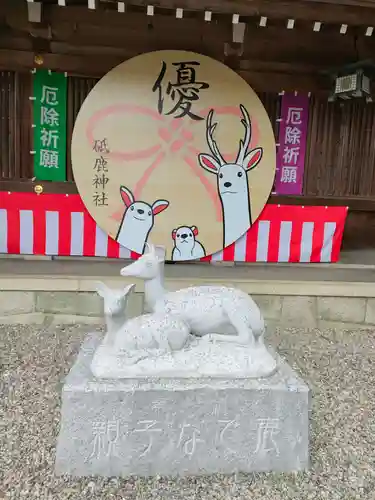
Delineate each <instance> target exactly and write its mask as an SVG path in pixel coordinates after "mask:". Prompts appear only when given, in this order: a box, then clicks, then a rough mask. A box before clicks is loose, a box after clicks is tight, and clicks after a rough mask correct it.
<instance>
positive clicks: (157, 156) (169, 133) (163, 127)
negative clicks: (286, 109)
mask: <svg viewBox="0 0 375 500" xmlns="http://www.w3.org/2000/svg"><path fill="white" fill-rule="evenodd" d="M211 109H212V108H205V109H202V110H201V112H200V113H199V114H200V116H202V117H206V116H207V115H208V113H209V111H210V110H211ZM213 109H214V112H215V115H228V114H230V115H234V116H237V117H239V116H240V109H239V107H234V106H221V107H220V106H219V107H216V108H213ZM126 113H132V114H135V115H137V114H138V115H139V114H140V115H146V116H149V117H150V118H152V119H153V120H155V121H156V122H157V123H158V124H159V129H158V135H159V137H160V139H161V141H162V142H159V143H157V144H155V145H153V146H150V147H148V148H145V149H140V150H137V151H128V152H126V151H113V150H110V152H109V153H108V154H107V155H106V156H108V157H110V158H112V159H113V160H115V161H134V160H142V159H146V158H152V159H153V160H152V163H151V164H150V166H149V167H148V168H147V169H146V170H145V172H144V173H143V175H142V176H141V178H140V179H139V181H138V182H137V184H136V186H135V187H134V189H133V193H134V197H135V199H136V200H138V199H139V198H140V196H141V193H142V190H143V188H144V186H145V185H146V184H147V182H148V180H149V179H150V177H151V175H152V173H153V172H154V171H155V170H156V168H157V167H158V166H159V165H160V163H161V162H162V161H163V160H164V158H165V157H166V154H167V151H166V150H165V149H166V148H165V146H168V149H169V150H170V151H171V152H177V151H179V150H180V149H182V148H183V147H186V149H187V150H188V153H186V154H184V156H183V160H184V161H185V163H186V164H187V165H188V166H189V167H190V168H191V170H192V171H193V172H194V174H195V175H196V176H197V177H198V179H199V180H200V182H201V183H202V184H203V186H204V188H205V189H206V191H207V194H208V196H209V197H210V199H211V200H212V202H213V204H214V206H215V212H216V218H217V220H218V221H220V222H221V221H222V211H221V205H220V200H219V197H218V194H217V190H216V187H214V186H213V185H212V184H211V183H210V182H209V181H208V180H207V178H206V176H205V175H204V171H203V169H202V168H201V167H200V165H199V164H198V161H197V157H198V154H199V153H204V152H205V151H199V150H198V149H196V148H195V147H194V146H193V145H192V144H191V143H192V142H193V140H194V135H193V133H192V132H191V131H190V127H191V126H192V125H194V124H196V123H199V122H197V121H196V120H192V119H191V118H189V117H187V116H186V117H185V120H186V121H185V120H184V121H183V120H182V119H176V118H174V119H173V118H169V117H167V116H163V115H160V114H159V113H158V112H157V111H154V110H152V109H148V108H146V107H143V106H138V105H133V104H114V105H111V106H108V107H106V108H103V109H101V110H100V111H97V112H96V113H94V115H93V116H92V117H91V118H90V120H89V123H88V126H87V129H86V137H87V140H88V142H89V144H90V145H93V144H94V143H95V137H94V130H95V127H96V126H97V124H98V123H99V122H100V121H101V120H103V119H105V118H107V117H108V116H110V115H113V114H126ZM186 123H188V124H189V127H188V128H187V127H186ZM177 132H178V134H179V136H178V138H177V139H174V140H173V136H174V135H175V134H176V133H177ZM258 137H259V130H258V127H257V123H255V124H254V123H252V139H251V144H250V147H251V148H252V147H254V145H256V144H257V143H258ZM239 140H240V138H239ZM236 156H237V153H236V152H235V153H231V154H224V155H223V157H224V158H225V160H226V161H228V162H230V161H234V160H235V158H236ZM122 215H123V210H121V211H119V212H116V213H115V214H113V215H112V217H113V218H115V219H116V220H120V219H121V217H122Z"/></svg>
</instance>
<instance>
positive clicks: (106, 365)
mask: <svg viewBox="0 0 375 500" xmlns="http://www.w3.org/2000/svg"><path fill="white" fill-rule="evenodd" d="M134 288H135V285H134V284H131V285H129V286H127V287H125V288H123V289H111V288H108V287H107V286H106V285H105V284H104V283H98V285H97V292H98V294H99V295H100V296H101V297H102V298H103V301H104V315H105V322H106V328H107V331H106V335H105V337H104V340H103V342H102V344H101V346H100V347H99V348H98V350H97V352H96V353H95V355H94V358H93V361H92V364H91V370H92V372H93V374H94V375H95V376H97V377H104V376H105V377H110V376H113V377H117V376H118V373H119V372H121V366H122V365H125V366H126V365H132V364H135V363H137V362H139V361H140V360H142V359H145V358H149V357H150V356H158V355H160V354H163V353H166V352H171V351H176V350H180V349H182V348H183V347H184V346H185V344H186V342H187V340H188V338H189V335H190V332H189V328H188V326H187V324H186V323H185V322H184V321H182V320H181V319H180V318H178V317H175V316H171V315H168V314H166V313H159V314H158V313H154V314H144V315H142V316H137V317H135V318H131V319H127V318H126V307H127V303H128V299H129V296H130V294H131V293H132V291H133V290H134Z"/></svg>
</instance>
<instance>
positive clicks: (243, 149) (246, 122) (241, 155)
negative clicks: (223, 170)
mask: <svg viewBox="0 0 375 500" xmlns="http://www.w3.org/2000/svg"><path fill="white" fill-rule="evenodd" d="M240 109H241V112H242V116H243V119H242V120H241V123H242V125H243V126H244V127H245V137H244V139H243V140H241V141H240V149H239V151H238V156H237V159H236V163H237V164H238V165H242V163H243V161H244V159H245V156H246V153H247V148H248V147H249V144H250V140H251V122H250V116H249V113H248V112H247V110H246V108H245V107H244V106H242V104H240Z"/></svg>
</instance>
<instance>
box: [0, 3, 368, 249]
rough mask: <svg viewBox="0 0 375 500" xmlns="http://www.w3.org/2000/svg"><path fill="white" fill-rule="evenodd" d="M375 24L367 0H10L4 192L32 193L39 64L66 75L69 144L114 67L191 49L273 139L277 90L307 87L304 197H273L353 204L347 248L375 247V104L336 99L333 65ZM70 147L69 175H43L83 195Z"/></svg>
mask: <svg viewBox="0 0 375 500" xmlns="http://www.w3.org/2000/svg"><path fill="white" fill-rule="evenodd" d="M242 23H244V24H242ZM239 25H240V28H239ZM373 27H375V2H373V1H370V0H342V1H336V0H321V1H316V0H285V1H283V2H280V1H277V0H238V1H236V2H233V1H231V0H206V1H205V2H200V1H199V0H176V1H171V0H158V1H157V2H153V3H152V5H151V2H150V4H148V3H147V2H144V1H142V0H127V1H117V0H44V1H42V2H36V1H33V0H28V1H26V0H3V1H2V2H1V3H0V89H1V90H0V114H1V120H0V169H1V179H0V192H1V191H23V192H27V191H29V192H31V191H33V190H34V187H35V184H36V182H35V180H33V160H32V156H31V155H30V151H31V150H32V128H31V125H32V117H31V109H32V103H31V101H30V99H29V98H30V96H31V94H32V88H31V85H32V75H31V70H33V69H34V68H35V67H44V68H48V69H51V70H56V71H60V72H66V73H67V75H68V104H67V113H68V138H69V139H70V137H71V133H72V129H73V125H74V121H75V117H76V115H77V113H78V111H79V108H80V106H81V104H82V102H83V101H84V99H85V97H86V96H87V94H88V92H89V91H90V89H91V88H92V87H93V86H94V85H95V83H96V81H97V80H98V79H99V78H100V77H101V76H103V75H104V74H105V73H107V72H108V71H109V70H110V69H111V68H113V67H115V66H116V65H117V64H119V63H121V62H122V61H124V60H126V59H128V58H130V57H132V56H135V55H137V54H141V53H144V52H148V51H152V50H161V49H176V50H191V51H194V52H199V53H202V54H206V55H208V56H210V57H213V58H215V59H217V60H219V61H222V62H223V63H225V64H226V65H228V66H229V67H231V68H232V69H234V70H235V71H236V72H238V73H239V74H240V75H241V76H242V77H243V78H244V79H245V80H246V81H248V82H249V84H250V85H251V86H252V87H253V88H254V89H255V90H256V91H257V92H258V94H259V96H260V98H261V100H262V101H263V103H264V105H265V108H266V109H267V111H268V113H269V116H270V119H271V122H272V124H273V125H274V130H275V134H277V118H278V116H279V112H280V110H279V108H280V94H281V93H282V92H283V91H298V92H306V93H309V94H310V96H311V97H310V110H309V128H308V143H307V151H306V162H305V175H304V190H303V195H301V196H288V197H285V196H283V197H281V196H275V195H272V196H271V199H270V202H271V203H285V204H298V205H347V206H349V215H348V219H347V222H346V229H345V234H344V248H346V249H360V248H366V247H367V248H368V247H370V248H375V104H374V103H371V102H365V101H362V100H350V101H346V102H338V101H336V102H334V103H332V102H329V101H328V97H329V94H330V92H331V91H332V88H333V81H332V78H331V77H330V72H331V71H332V69H333V68H336V67H339V66H342V65H346V64H348V63H353V62H356V61H358V60H365V59H371V58H372V56H373V55H374V54H375V32H374V28H373ZM243 28H245V30H244V31H243ZM241 29H242V31H241ZM241 41H242V43H241ZM68 142H69V141H68ZM69 151H70V145H69V144H68V181H67V182H64V183H55V182H50V183H47V182H45V183H43V187H44V192H60V193H61V192H65V193H73V192H76V187H75V184H74V181H73V177H72V170H71V165H70V153H69Z"/></svg>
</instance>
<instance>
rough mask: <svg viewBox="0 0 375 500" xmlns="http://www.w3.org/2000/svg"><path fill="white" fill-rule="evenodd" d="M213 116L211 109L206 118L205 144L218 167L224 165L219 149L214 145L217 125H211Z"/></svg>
mask: <svg viewBox="0 0 375 500" xmlns="http://www.w3.org/2000/svg"><path fill="white" fill-rule="evenodd" d="M213 114H214V110H213V109H211V111H210V112H209V113H208V116H207V128H206V137H207V144H208V147H209V148H210V151H211V153H212V154H213V155H214V157H215V158H216V160H217V161H218V162H219V163H220V165H225V160H224V158H223V157H222V156H221V153H220V151H219V148H218V146H217V144H216V141H215V139H214V138H213V135H214V131H215V128H216V125H217V123H214V124H213V123H212V116H213Z"/></svg>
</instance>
